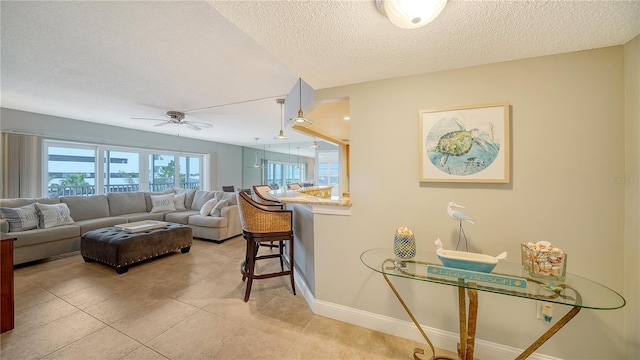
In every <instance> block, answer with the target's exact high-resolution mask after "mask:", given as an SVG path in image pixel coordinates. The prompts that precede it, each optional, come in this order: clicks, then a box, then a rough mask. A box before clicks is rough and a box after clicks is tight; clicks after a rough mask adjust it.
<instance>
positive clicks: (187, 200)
mask: <svg viewBox="0 0 640 360" xmlns="http://www.w3.org/2000/svg"><path fill="white" fill-rule="evenodd" d="M173 190H175V192H176V194H184V207H185V208H187V209H191V204H193V197H194V196H195V195H196V189H182V188H173Z"/></svg>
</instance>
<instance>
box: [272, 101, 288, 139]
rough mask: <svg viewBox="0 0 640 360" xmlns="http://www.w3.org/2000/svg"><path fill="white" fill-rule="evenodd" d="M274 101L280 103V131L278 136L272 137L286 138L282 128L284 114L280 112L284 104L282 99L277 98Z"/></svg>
mask: <svg viewBox="0 0 640 360" xmlns="http://www.w3.org/2000/svg"><path fill="white" fill-rule="evenodd" d="M276 102H277V103H278V104H280V133H279V134H278V136H275V137H274V139H276V140H287V137H286V136H285V135H284V130H283V129H282V128H283V127H284V115H283V113H282V107H283V106H284V99H277V100H276Z"/></svg>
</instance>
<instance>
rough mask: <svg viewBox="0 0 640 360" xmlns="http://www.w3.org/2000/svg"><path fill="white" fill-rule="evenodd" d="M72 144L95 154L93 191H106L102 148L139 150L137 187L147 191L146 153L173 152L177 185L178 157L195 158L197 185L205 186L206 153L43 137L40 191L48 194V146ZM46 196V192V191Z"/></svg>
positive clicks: (178, 183) (128, 151) (178, 180)
mask: <svg viewBox="0 0 640 360" xmlns="http://www.w3.org/2000/svg"><path fill="white" fill-rule="evenodd" d="M50 147H58V148H72V149H82V150H93V152H94V156H95V162H94V174H95V181H94V184H95V185H94V186H95V192H94V193H95V194H96V195H105V194H106V192H105V191H104V176H105V171H106V168H105V164H104V155H105V151H117V152H127V153H137V154H138V179H139V180H138V182H139V184H138V185H139V189H138V191H150V190H149V185H150V184H149V156H150V155H168V156H173V158H174V159H175V173H174V184H177V186H180V171H181V169H180V158H181V157H186V158H197V159H198V160H199V165H198V166H199V168H200V177H199V182H198V183H199V185H198V188H200V189H203V190H206V189H208V183H207V176H206V171H205V164H206V163H207V157H208V154H201V153H192V152H182V151H174V150H166V149H146V148H145V149H141V148H135V147H126V146H118V145H104V144H92V143H86V142H74V141H65V140H56V139H43V146H42V159H43V161H42V180H43V182H42V183H43V185H42V190H41V191H42V194H49V148H50ZM45 196H46V195H45Z"/></svg>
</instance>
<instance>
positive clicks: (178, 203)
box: [173, 193, 187, 210]
mask: <svg viewBox="0 0 640 360" xmlns="http://www.w3.org/2000/svg"><path fill="white" fill-rule="evenodd" d="M186 195H187V194H186V193H179V194H178V193H176V196H175V197H174V198H173V207H175V208H176V210H187V208H186V207H185V206H184V198H185V196H186Z"/></svg>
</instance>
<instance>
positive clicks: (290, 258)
mask: <svg viewBox="0 0 640 360" xmlns="http://www.w3.org/2000/svg"><path fill="white" fill-rule="evenodd" d="M280 251H282V250H280ZM294 263H295V261H294V259H293V236H291V239H290V240H289V266H290V267H291V290H293V295H295V294H296V285H295V283H294V281H293V269H294Z"/></svg>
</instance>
